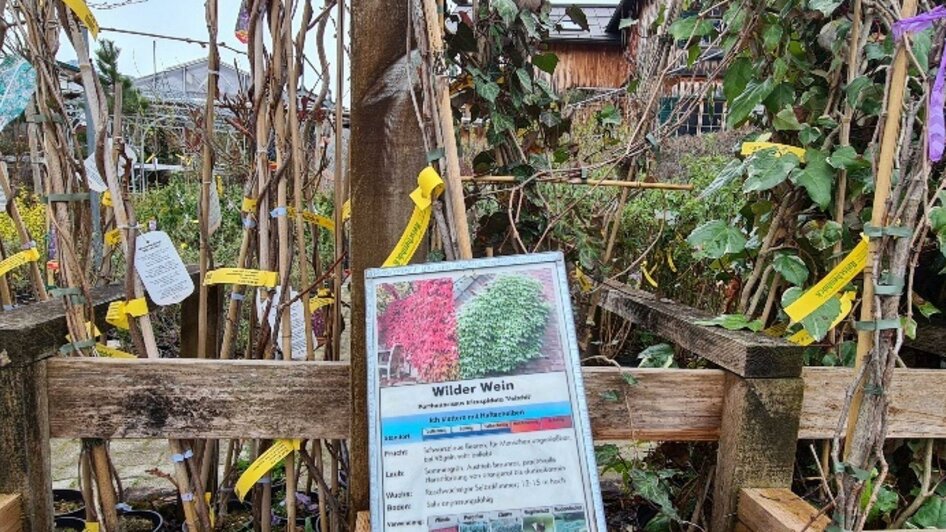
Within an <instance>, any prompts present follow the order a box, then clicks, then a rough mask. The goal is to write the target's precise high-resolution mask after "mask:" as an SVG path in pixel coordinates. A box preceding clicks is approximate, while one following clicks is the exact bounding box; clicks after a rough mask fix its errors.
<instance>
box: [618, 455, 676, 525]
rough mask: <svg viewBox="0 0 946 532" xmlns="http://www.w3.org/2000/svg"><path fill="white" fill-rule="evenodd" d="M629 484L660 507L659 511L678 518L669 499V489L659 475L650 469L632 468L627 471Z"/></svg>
mask: <svg viewBox="0 0 946 532" xmlns="http://www.w3.org/2000/svg"><path fill="white" fill-rule="evenodd" d="M628 473H629V474H630V477H631V484H632V486H633V488H634V491H635V492H637V494H638V495H640V496H641V497H643V498H644V499H647V501H649V502H651V503H653V504H654V505H656V506H658V507H659V508H660V511H661V512H663V513H664V514H666V515H667V516H669V517H671V518H673V519H679V516H678V515H677V510H676V508H674V506H673V501H671V499H670V490H669V489H668V488H667V486H666V483H665V482H661V477H660V476H658V475H657V474H655V473H654V472H652V471H647V470H644V469H639V468H634V469H631V470H630V471H629V472H628Z"/></svg>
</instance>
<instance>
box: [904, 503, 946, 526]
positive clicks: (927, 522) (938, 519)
mask: <svg viewBox="0 0 946 532" xmlns="http://www.w3.org/2000/svg"><path fill="white" fill-rule="evenodd" d="M907 522H908V523H910V524H912V525H913V526H915V527H917V528H946V497H940V496H933V497H930V498H929V499H927V501H926V502H925V503H923V506H920V509H919V510H917V512H916V514H914V515H913V517H912V518H910V520H909V521H907Z"/></svg>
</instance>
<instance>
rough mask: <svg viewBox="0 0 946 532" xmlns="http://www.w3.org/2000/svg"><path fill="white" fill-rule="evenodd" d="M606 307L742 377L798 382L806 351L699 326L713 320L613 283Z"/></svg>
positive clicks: (603, 300) (607, 288)
mask: <svg viewBox="0 0 946 532" xmlns="http://www.w3.org/2000/svg"><path fill="white" fill-rule="evenodd" d="M603 290H605V291H606V294H604V297H602V298H601V307H602V308H604V309H605V310H607V311H609V312H613V313H614V314H617V315H618V316H621V317H622V318H624V319H626V320H628V321H631V322H632V323H635V324H637V325H639V326H640V327H642V328H644V329H647V330H648V331H651V332H653V333H655V334H658V335H660V336H662V337H664V338H666V339H667V340H669V341H671V342H673V343H675V344H677V345H678V346H680V347H682V348H683V349H686V350H687V351H690V352H692V353H695V354H696V355H699V356H701V357H703V358H705V359H706V360H709V361H710V362H712V363H714V364H716V365H718V366H720V367H721V368H724V369H727V370H729V371H731V372H733V373H735V374H736V375H739V376H742V377H797V376H798V375H799V374H800V373H801V367H802V355H803V353H804V348H803V347H800V346H797V345H794V344H791V343H789V342H787V341H785V340H782V339H777V338H769V337H768V336H765V335H762V334H758V333H751V332H746V331H728V330H726V329H723V328H721V327H707V326H703V325H695V324H694V323H693V322H695V321H698V320H702V319H708V318H711V317H712V316H710V315H709V314H706V313H703V312H701V311H698V310H696V309H693V308H691V307H688V306H686V305H681V304H679V303H674V302H673V301H670V300H668V299H658V298H656V297H655V296H654V295H653V294H650V293H647V292H644V291H642V290H636V289H633V288H630V287H628V286H627V285H623V284H620V283H613V282H610V283H607V284H606V285H605V288H603Z"/></svg>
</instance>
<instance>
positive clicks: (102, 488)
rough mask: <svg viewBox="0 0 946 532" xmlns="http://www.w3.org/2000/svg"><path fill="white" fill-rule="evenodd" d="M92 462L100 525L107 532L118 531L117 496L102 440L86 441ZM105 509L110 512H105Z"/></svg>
mask: <svg viewBox="0 0 946 532" xmlns="http://www.w3.org/2000/svg"><path fill="white" fill-rule="evenodd" d="M86 441H87V445H88V448H89V454H90V456H91V460H92V473H93V474H94V476H95V481H96V482H95V484H96V487H97V488H98V492H99V500H100V501H101V502H102V510H103V512H102V517H103V519H102V521H103V522H102V524H103V525H104V527H105V530H106V531H108V532H111V531H113V530H114V531H117V530H118V514H117V513H116V512H115V506H116V505H118V496H117V495H116V494H115V486H113V485H112V470H111V467H110V465H109V459H108V454H107V453H106V452H105V441H104V440H98V439H96V440H86ZM107 508H109V509H111V511H109V510H106V509H107Z"/></svg>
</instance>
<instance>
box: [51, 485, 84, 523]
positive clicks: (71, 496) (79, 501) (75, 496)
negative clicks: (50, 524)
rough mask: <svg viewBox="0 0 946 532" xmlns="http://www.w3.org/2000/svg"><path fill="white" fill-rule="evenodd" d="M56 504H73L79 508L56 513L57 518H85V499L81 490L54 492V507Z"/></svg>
mask: <svg viewBox="0 0 946 532" xmlns="http://www.w3.org/2000/svg"><path fill="white" fill-rule="evenodd" d="M56 503H72V504H73V506H75V505H78V507H77V508H74V509H72V510H68V511H62V512H56V514H55V517H78V518H80V519H82V518H84V517H85V499H83V498H82V492H81V491H79V490H53V507H55V506H56Z"/></svg>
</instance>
